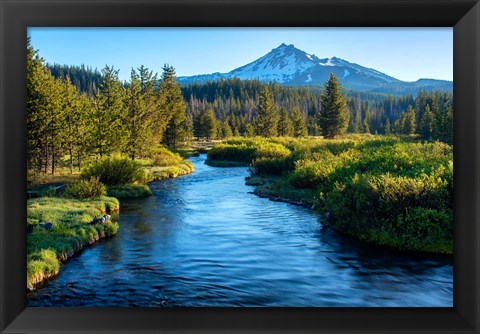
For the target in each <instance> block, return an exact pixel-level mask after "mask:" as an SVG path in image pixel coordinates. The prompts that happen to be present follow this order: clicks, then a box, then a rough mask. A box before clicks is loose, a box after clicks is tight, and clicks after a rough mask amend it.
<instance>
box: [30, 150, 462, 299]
mask: <svg viewBox="0 0 480 334" xmlns="http://www.w3.org/2000/svg"><path fill="white" fill-rule="evenodd" d="M203 160H204V157H199V158H194V159H193V162H194V164H195V167H196V171H195V173H194V174H192V175H189V176H185V177H181V178H178V179H175V180H167V181H162V182H156V183H153V184H152V185H151V188H152V191H153V193H154V196H152V197H150V198H147V199H137V200H131V201H127V202H125V203H122V209H121V214H120V215H119V217H118V220H119V223H120V225H121V228H120V230H119V233H118V235H117V236H116V237H114V238H112V239H110V240H106V241H102V242H100V243H98V244H97V245H95V246H94V247H91V248H89V249H87V250H85V251H84V252H83V253H82V254H81V255H80V256H78V257H76V258H74V259H72V260H71V261H69V263H68V264H67V265H65V266H64V267H63V268H62V269H61V274H60V275H59V276H58V278H56V279H54V280H52V281H51V282H50V283H48V284H46V285H45V286H44V287H43V288H42V289H39V290H38V291H36V292H34V293H32V294H30V295H29V296H28V297H29V298H28V302H29V306H447V307H450V306H452V290H453V284H452V261H451V258H450V257H433V256H422V257H419V256H417V255H411V254H410V255H409V254H400V253H397V252H393V251H389V250H385V249H380V248H376V247H372V246H369V245H365V244H362V243H360V242H358V241H356V240H353V239H351V238H349V237H346V236H343V235H339V234H337V233H336V232H334V231H332V230H331V229H326V228H323V227H322V225H321V224H320V223H319V221H318V219H319V218H318V216H317V215H316V214H315V213H314V212H312V211H310V210H308V209H305V208H301V207H296V206H292V205H288V204H286V203H279V202H272V201H269V200H267V199H264V198H259V197H256V196H254V195H252V194H251V193H250V192H251V191H252V190H253V189H252V188H251V187H248V186H246V185H245V184H244V177H245V176H246V175H247V174H248V172H247V169H246V168H243V167H242V168H228V169H222V168H213V167H209V166H206V165H204V164H203Z"/></svg>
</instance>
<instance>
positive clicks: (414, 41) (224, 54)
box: [28, 27, 453, 81]
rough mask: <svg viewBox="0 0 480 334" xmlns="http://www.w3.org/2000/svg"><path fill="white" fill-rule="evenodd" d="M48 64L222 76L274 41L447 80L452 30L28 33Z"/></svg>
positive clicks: (405, 75)
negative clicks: (168, 67) (168, 69)
mask: <svg viewBox="0 0 480 334" xmlns="http://www.w3.org/2000/svg"><path fill="white" fill-rule="evenodd" d="M28 34H29V36H30V37H31V39H32V44H33V46H34V48H35V49H37V50H39V53H40V55H41V56H42V57H43V58H44V59H45V60H46V61H47V62H48V63H51V64H53V63H58V64H68V65H81V64H85V65H87V66H91V67H93V68H95V67H96V68H98V69H101V68H103V67H104V66H105V65H107V64H108V65H110V66H112V65H113V66H114V67H115V68H116V69H119V70H120V73H119V75H120V79H122V80H128V79H129V77H130V70H131V68H132V67H133V68H137V67H139V66H140V65H145V66H146V67H148V68H149V69H151V70H153V71H154V72H158V73H159V74H160V73H161V71H162V69H161V68H162V66H163V64H165V63H168V64H170V65H172V66H174V67H175V69H176V72H177V75H179V76H182V75H195V74H206V73H212V72H229V71H231V70H233V69H235V68H237V67H239V66H242V65H245V64H247V63H249V62H252V61H254V60H255V59H257V58H259V57H261V56H263V55H265V54H266V53H268V52H269V51H271V50H272V49H274V48H276V47H278V46H279V45H280V44H281V43H285V44H293V45H295V47H297V48H298V49H301V50H303V51H305V52H307V53H310V54H315V55H316V56H318V57H319V58H327V57H333V56H336V57H339V58H342V59H345V60H348V61H350V62H353V63H357V64H360V65H362V66H365V67H370V68H374V69H376V70H378V71H381V72H384V73H386V74H388V75H390V76H393V77H395V78H397V79H400V80H404V81H416V80H417V79H420V78H433V79H444V80H453V29H452V28H36V27H33V28H32V27H31V28H29V29H28Z"/></svg>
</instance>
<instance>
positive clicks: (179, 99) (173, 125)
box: [157, 65, 191, 148]
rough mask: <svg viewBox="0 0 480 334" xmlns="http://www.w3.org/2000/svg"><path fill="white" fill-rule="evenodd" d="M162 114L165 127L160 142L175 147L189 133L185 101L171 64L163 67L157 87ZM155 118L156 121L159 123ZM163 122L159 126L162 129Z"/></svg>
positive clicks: (182, 141)
mask: <svg viewBox="0 0 480 334" xmlns="http://www.w3.org/2000/svg"><path fill="white" fill-rule="evenodd" d="M159 91H160V103H161V110H162V115H163V116H165V120H167V122H166V127H165V131H164V132H163V140H162V143H163V144H165V145H166V146H167V147H170V148H177V147H178V146H179V145H180V144H181V143H184V142H185V141H186V139H187V138H188V137H191V135H190V134H189V133H188V132H189V129H188V124H187V123H188V122H187V116H186V114H185V109H186V108H185V102H184V101H183V96H182V90H181V86H180V84H179V83H177V81H176V77H175V69H174V68H173V67H172V66H169V65H165V66H164V67H163V74H162V82H161V83H160V87H159ZM160 121H163V120H159V119H157V123H160ZM163 126H164V125H163V124H162V125H161V126H160V127H159V129H160V130H163Z"/></svg>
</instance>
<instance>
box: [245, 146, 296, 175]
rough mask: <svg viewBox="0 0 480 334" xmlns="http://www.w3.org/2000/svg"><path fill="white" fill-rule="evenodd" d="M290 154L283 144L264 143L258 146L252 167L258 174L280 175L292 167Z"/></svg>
mask: <svg viewBox="0 0 480 334" xmlns="http://www.w3.org/2000/svg"><path fill="white" fill-rule="evenodd" d="M290 153H291V152H290V150H289V149H288V148H286V147H285V146H283V145H282V144H276V143H263V144H260V145H258V147H257V149H256V151H255V159H254V160H253V162H252V165H253V166H254V167H255V168H256V170H257V172H258V173H266V174H280V173H282V172H284V171H285V170H287V169H289V167H290V160H288V157H289V156H290Z"/></svg>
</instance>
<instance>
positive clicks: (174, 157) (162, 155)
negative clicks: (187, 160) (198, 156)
mask: <svg viewBox="0 0 480 334" xmlns="http://www.w3.org/2000/svg"><path fill="white" fill-rule="evenodd" d="M182 161H183V158H182V157H181V156H180V154H178V153H174V152H171V151H169V150H168V149H166V148H164V147H161V148H158V149H157V152H156V154H155V156H154V158H153V164H154V165H155V166H161V167H167V166H174V165H178V164H180V163H181V162H182Z"/></svg>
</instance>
